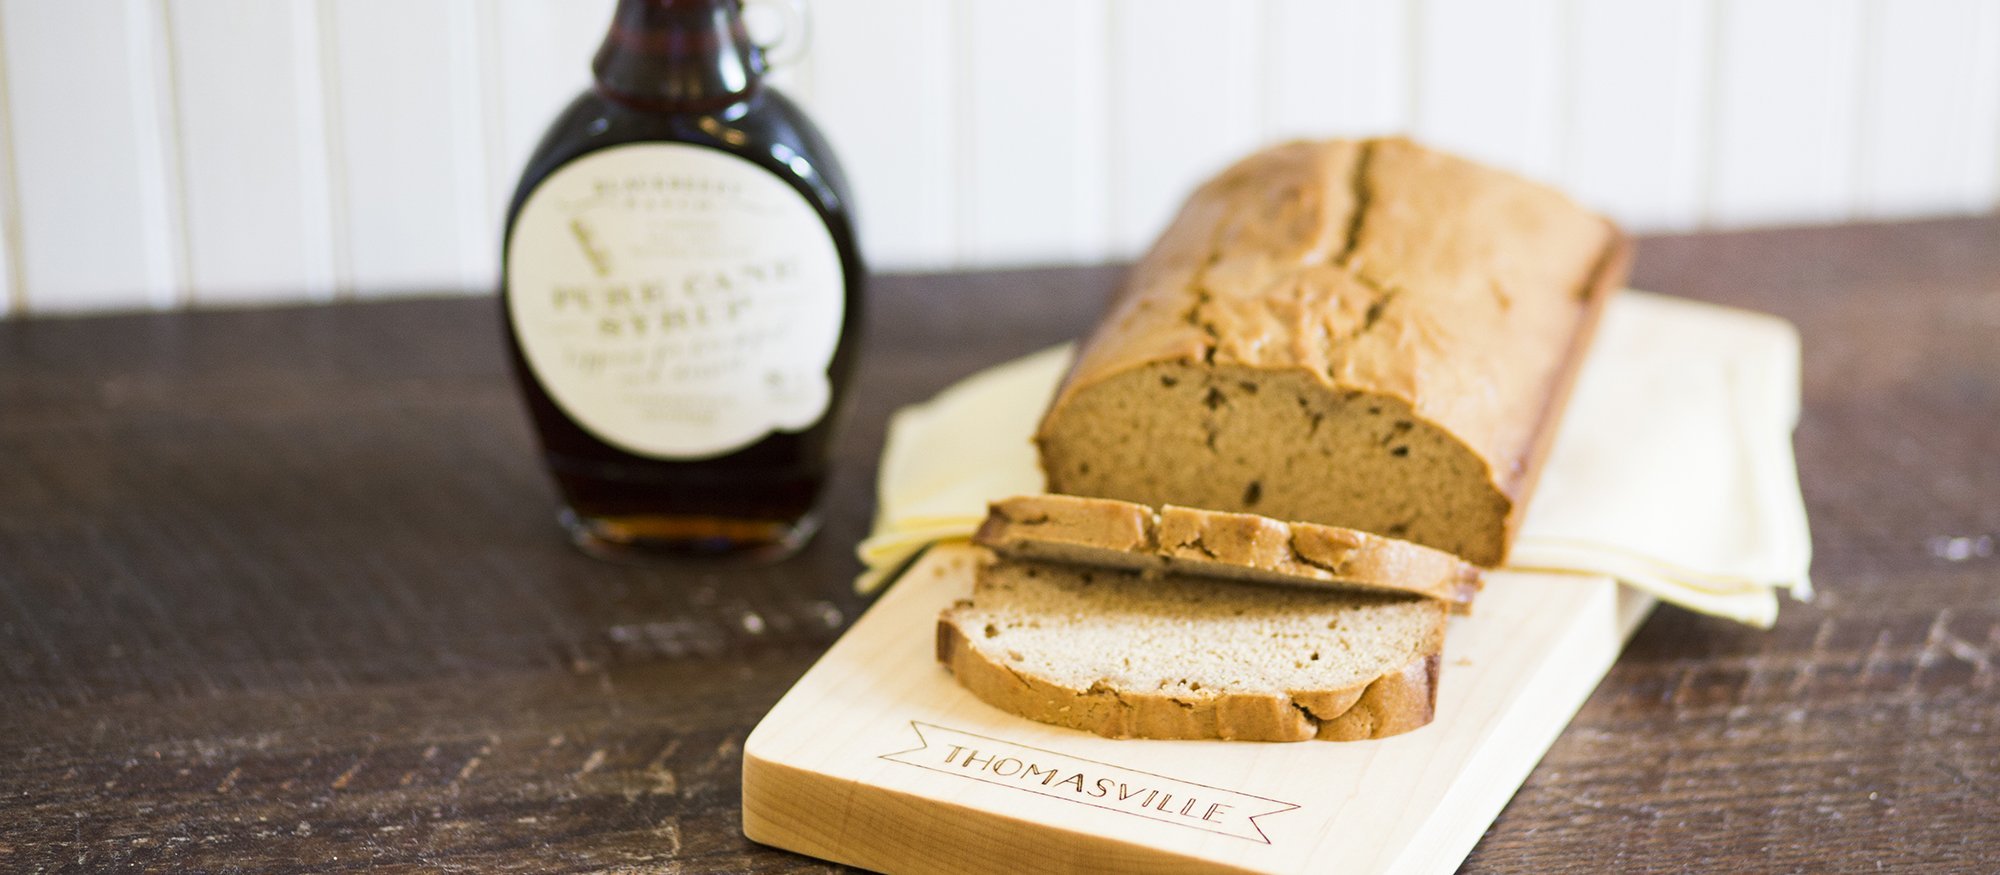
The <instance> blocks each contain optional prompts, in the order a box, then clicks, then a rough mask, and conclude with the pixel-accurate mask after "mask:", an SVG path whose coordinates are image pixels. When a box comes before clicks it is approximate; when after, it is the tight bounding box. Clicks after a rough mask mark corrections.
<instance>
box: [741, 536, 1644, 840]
mask: <svg viewBox="0 0 2000 875" xmlns="http://www.w3.org/2000/svg"><path fill="white" fill-rule="evenodd" d="M976 557H977V554H976V552H975V551H974V548H971V547H965V546H939V547H936V548H933V549H932V550H931V551H930V552H929V553H928V554H926V555H925V556H924V557H923V558H921V559H920V560H918V562H917V564H916V565H915V566H914V567H912V568H911V569H910V570H909V571H908V572H906V573H905V574H904V575H903V577H902V579H901V580H899V581H898V582H897V583H896V584H895V585H894V586H893V587H892V588H890V590H889V591H888V592H887V593H885V594H884V595H883V596H882V598H881V600H880V601H878V602H877V603H876V604H875V605H874V606H873V607H871V608H870V609H869V610H868V612H867V613H866V614H864V615H863V616H862V617H861V619H860V620H859V621H857V622H856V623H855V624H854V628H852V629H850V630H849V631H848V632H847V634H846V635H845V636H843V637H842V638H841V639H840V640H839V641H838V642H836V643H835V644H834V646H833V647H832V649H830V650H828V651H827V653H826V655H825V656H824V657H822V658H821V659H820V661H819V662H818V663H817V664H815V665H814V666H813V667H812V669H811V670H810V671H808V672H806V674H805V676H804V677H803V678H800V679H799V682H798V684H797V685H796V686H794V687H793V688H792V690H791V692H789V693H787V694H786V695H785V697H784V698H783V699H782V700H780V701H779V702H778V704H777V705H776V706H775V707H773V708H772V709H771V713H770V714H768V715H766V716H765V718H764V720H763V722H762V723H760V724H758V726H757V728H756V730H754V731H753V732H751V733H750V737H749V739H748V740H746V741H745V742H744V745H743V832H744V834H745V835H747V836H749V837H750V839H752V840H753V841H758V842H762V843H764V844H768V845H774V846H777V847H780V848H786V849H789V850H793V851H798V852H800V853H803V854H810V855H812V856H815V857H822V858H825V859H828V860H834V861H837V862H841V863H846V864H849V865H853V866H859V867H862V868H865V869H874V870H878V871H882V872H892V873H919V872H953V873H960V872H962V873H986V872H990V873H1008V875H1020V873H1025V872H1107V871H1134V872H1137V871H1144V872H1177V871H1192V870H1200V871H1215V870H1218V869H1220V870H1222V871H1239V872H1328V871H1334V870H1336V869H1338V870H1339V871H1342V872H1409V873H1416V872H1449V871H1451V870H1452V869H1454V868H1455V867H1457V865H1458V864H1459V862H1460V861H1461V860H1463V859H1464V858H1465V855H1466V853H1467V852H1469V851H1470V850H1471V849H1472V846H1473V843H1474V842H1476V841H1478V839H1479V836H1480V835H1481V834H1482V833H1484V832H1485V830H1486V827H1487V825H1488V824H1490V823H1492V821H1493V818H1494V817H1495V816H1497V815H1498V814H1499V813H1500V809H1501V807H1502V806H1504V805H1505V804H1506V802H1507V799H1508V798H1509V797H1511V796H1512V795H1513V794H1514V790H1515V789H1516V788H1517V787H1519V786H1520V784H1521V781H1522V780H1523V779H1525V778H1526V777H1527V775H1528V772H1529V771H1530V770H1531V769H1533V768H1534V765H1535V762H1536V761H1537V760H1540V759H1541V757H1542V753H1543V752H1544V751H1546V750H1547V749H1548V746H1549V744H1550V743H1551V742H1553V741H1554V740H1555V737H1556V735H1557V734H1558V733H1560V732H1561V731H1562V728H1563V726H1564V725H1566V724H1567V723H1568V722H1569V719H1570V717H1571V716H1572V715H1573V714H1575V713H1576V709H1577V707H1578V706H1579V705H1581V704H1582V703H1583V700H1584V699H1585V698H1586V697H1588V696H1589V694H1590V691H1591V690H1592V689H1593V688H1595V687H1596V686H1597V682H1598V680H1599V679H1600V678H1601V677H1603V675H1604V672H1605V670H1606V669H1608V668H1609V667H1610V666H1611V663H1612V662H1613V661H1614V660H1615V659H1617V657H1618V651H1619V650H1620V648H1622V647H1623V646H1624V643H1625V640H1626V638H1627V637H1629V636H1630V635H1631V632H1632V630H1633V629H1634V628H1636V627H1637V626H1638V624H1639V621H1640V620H1642V619H1644V617H1645V616H1646V614H1647V612H1648V611H1650V610H1651V609H1652V606H1653V600H1652V599H1651V598H1650V597H1648V596H1645V595H1642V594H1639V593H1636V592H1633V591H1631V590H1625V589H1621V588H1620V587H1618V586H1617V585H1616V584H1614V583H1612V582H1611V581H1610V580H1608V579H1603V578H1589V577H1572V576H1563V575H1539V574H1536V575H1531V574H1511V573H1499V574H1493V575H1491V576H1489V578H1488V580H1487V585H1486V590H1485V592H1484V593H1482V594H1481V596H1480V598H1479V603H1478V607H1477V609H1476V612H1475V614H1474V615H1473V616H1470V617H1454V618H1453V619H1452V621H1451V622H1452V625H1451V628H1450V630H1449V632H1448V633H1447V637H1446V644H1445V652H1444V665H1443V669H1442V671H1441V674H1440V679H1439V691H1438V708H1437V719H1436V720H1435V721H1434V722H1433V723H1432V724H1431V725H1429V726H1426V727H1424V728H1422V729H1419V730H1416V731H1414V732H1411V733H1407V734H1405V735H1401V736H1397V737H1394V738H1388V739H1382V740H1377V741H1363V742H1346V743H1338V742H1321V741H1306V742H1297V743H1289V744H1284V743H1257V742H1240V741H1150V740H1114V739H1108V738H1100V737H1098V736H1096V735H1092V734H1090V733H1087V732H1080V731H1077V730H1072V729H1062V728H1058V727H1054V726H1046V725H1043V724H1040V723H1035V722H1033V721H1030V720H1026V719H1023V718H1020V717H1016V716H1013V715H1011V714H1008V713H1005V712H1002V711H999V710H997V709H995V708H993V707H991V706H989V705H987V704H986V703H984V702H981V701H979V700H978V699H975V698H973V697H972V695H971V694H970V693H967V692H965V691H964V690H963V689H961V688H960V687H959V686H958V685H957V683H955V682H954V681H953V680H952V678H951V676H950V675H949V674H948V673H947V672H946V671H945V670H944V668H943V667H942V666H940V665H939V664H938V662H937V659H936V656H935V654H934V652H933V648H934V643H935V634H934V630H935V628H936V620H937V615H938V612H939V611H940V610H941V609H943V608H944V607H945V606H946V605H948V604H950V603H951V602H952V601H953V600H955V599H958V598H962V597H964V596H965V595H966V594H967V593H968V592H970V591H971V586H972V568H973V564H974V562H975V560H976Z"/></svg>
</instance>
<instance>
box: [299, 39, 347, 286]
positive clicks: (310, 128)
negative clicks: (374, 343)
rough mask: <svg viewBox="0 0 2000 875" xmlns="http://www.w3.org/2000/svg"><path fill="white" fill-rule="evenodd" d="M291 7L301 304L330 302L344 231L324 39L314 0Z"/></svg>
mask: <svg viewBox="0 0 2000 875" xmlns="http://www.w3.org/2000/svg"><path fill="white" fill-rule="evenodd" d="M289 2H290V7H291V22H292V32H291V45H292V90H293V95H294V101H293V102H294V105H293V106H292V112H293V113H295V119H296V122H297V124H298V134H297V137H298V139H297V141H296V142H295V143H294V146H295V148H297V149H298V155H299V179H298V180H297V184H298V186H299V192H298V194H299V204H300V225H299V234H300V236H301V237H302V238H303V239H302V241H301V243H302V247H301V249H302V253H301V254H302V256H303V258H304V270H305V288H304V289H303V290H302V292H303V295H304V297H305V298H307V299H309V300H315V301H331V300H333V299H334V297H335V296H336V295H337V294H338V290H339V288H340V286H341V281H340V269H339V266H338V256H337V254H336V253H337V252H338V244H337V243H336V241H335V238H334V235H335V234H337V233H339V231H338V229H339V228H341V227H342V225H341V222H340V220H339V218H338V217H337V216H336V215H335V214H334V202H335V199H336V198H338V197H339V195H338V193H337V192H335V190H334V181H333V177H332V175H331V174H332V172H333V171H332V166H333V165H332V161H331V160H330V156H329V154H328V152H327V148H328V146H329V144H330V142H331V141H330V140H329V139H328V138H329V137H330V136H331V134H329V133H328V124H327V122H328V119H327V100H326V89H327V80H326V77H325V75H324V74H325V63H326V53H325V52H324V51H323V45H322V40H323V39H324V37H325V33H324V31H323V28H322V21H321V16H320V11H319V4H318V2H317V0H289Z"/></svg>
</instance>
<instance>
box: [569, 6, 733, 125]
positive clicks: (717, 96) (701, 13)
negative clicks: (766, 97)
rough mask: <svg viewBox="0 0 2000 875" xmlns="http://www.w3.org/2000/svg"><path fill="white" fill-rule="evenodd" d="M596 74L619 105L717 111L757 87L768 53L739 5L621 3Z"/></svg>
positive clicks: (595, 67)
mask: <svg viewBox="0 0 2000 875" xmlns="http://www.w3.org/2000/svg"><path fill="white" fill-rule="evenodd" d="M591 72H592V73H594V74H595V75H596V78H597V89H598V91H600V92H602V93H603V94H604V95H605V96H606V97H609V98H611V99H613V100H616V101H618V102H620V103H624V104H628V105H631V106H635V107H638V108H641V109H652V110H666V111H687V110H712V109H716V108H719V107H723V106H728V105H729V104H732V103H736V102H738V101H741V100H743V99H744V98H746V97H748V96H749V95H750V94H751V93H752V92H754V91H755V90H756V89H757V85H758V81H759V80H760V79H761V78H762V77H763V74H764V55H763V52H761V51H759V50H758V49H757V47H756V45H754V44H752V43H751V42H750V36H749V33H748V32H747V31H746V30H745V29H744V27H743V9H742V4H741V3H740V2H739V0H618V10H617V11H616V12H615V13H613V14H612V18H611V32H610V33H609V34H607V35H606V36H605V37H604V45H603V46H602V47H600V48H599V49H598V50H597V59H596V61H595V62H594V63H592V64H591Z"/></svg>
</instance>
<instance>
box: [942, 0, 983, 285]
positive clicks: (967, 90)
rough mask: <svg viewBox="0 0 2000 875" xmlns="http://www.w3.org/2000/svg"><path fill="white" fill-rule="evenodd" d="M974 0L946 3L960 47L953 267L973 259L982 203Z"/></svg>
mask: <svg viewBox="0 0 2000 875" xmlns="http://www.w3.org/2000/svg"><path fill="white" fill-rule="evenodd" d="M970 2H971V0H960V2H955V3H949V4H947V5H946V14H947V15H949V16H951V20H950V21H949V22H947V23H946V25H945V30H946V32H948V33H950V34H951V39H952V42H955V43H957V44H958V46H957V48H958V50H957V51H955V52H952V53H951V54H952V58H951V67H952V69H951V74H952V76H953V78H954V81H953V82H952V83H951V96H952V100H951V114H952V119H951V121H952V124H951V137H952V140H953V145H954V146H955V148H954V149H953V151H954V152H955V153H956V154H955V157H956V158H957V160H956V161H953V162H952V168H951V170H952V179H953V181H954V183H955V184H956V185H957V187H958V192H957V197H955V198H953V199H952V205H951V206H952V223H953V224H954V225H956V226H957V227H955V228H953V229H952V235H951V241H952V252H951V254H950V256H949V257H948V260H947V262H946V263H947V264H948V265H950V266H951V267H954V268H963V267H966V266H967V265H968V264H969V263H970V262H971V260H972V253H973V251H974V246H975V244H974V241H973V234H974V230H975V228H976V227H977V224H976V223H977V222H978V216H977V210H978V208H979V204H978V203H976V202H975V200H974V198H973V197H971V195H972V192H973V191H974V190H975V188H974V185H975V181H974V179H973V172H974V168H975V167H976V166H977V164H978V163H979V162H978V161H977V160H976V158H977V156H976V155H974V154H973V153H974V152H976V151H977V150H978V149H979V142H978V140H977V139H976V138H974V137H973V135H972V134H973V130H972V129H973V111H972V96H973V91H974V88H973V80H972V76H973V67H974V65H975V64H977V63H978V62H979V59H978V57H977V54H978V51H979V49H978V42H977V41H976V40H974V39H973V38H972V12H971V10H970V9H968V8H967V7H968V5H969V4H970Z"/></svg>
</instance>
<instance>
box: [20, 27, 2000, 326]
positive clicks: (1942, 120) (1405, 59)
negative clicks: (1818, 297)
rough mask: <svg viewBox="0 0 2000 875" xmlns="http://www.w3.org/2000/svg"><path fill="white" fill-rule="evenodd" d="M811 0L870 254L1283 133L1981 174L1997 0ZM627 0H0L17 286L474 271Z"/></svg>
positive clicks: (1982, 177)
mask: <svg viewBox="0 0 2000 875" xmlns="http://www.w3.org/2000/svg"><path fill="white" fill-rule="evenodd" d="M778 2H785V0H778ZM803 2H804V3H805V4H806V6H807V7H808V11H809V13H810V17H811V25H812V26H811V28H810V33H811V42H810V48H809V51H807V53H806V54H805V55H804V56H803V57H802V58H801V59H800V60H799V61H797V62H796V63H795V64H793V65H792V66H791V67H790V68H788V69H786V70H784V71H783V72H782V73H781V74H780V76H779V77H778V81H779V83H780V85H781V87H783V88H786V89H787V90H789V91H790V92H791V93H792V94H794V95H795V96H797V97H799V98H801V99H802V100H803V101H804V102H805V103H806V105H807V106H808V107H809V109H810V111H811V112H812V113H813V114H814V115H815V117H816V118H817V119H818V120H819V121H820V123H821V125H822V126H823V127H824V128H825V129H826V130H827V132H828V134H829V135H830V136H831V137H832V138H833V140H834V142H835V145H836V147H837V149H838V151H839V153H840V155H841V157H842V159H843V161H844V162H845V163H846V165H847V167H848V171H849V175H850V176H851V177H852V180H853V182H854V184H855V187H856V190H857V191H856V195H857V201H858V202H859V208H860V213H861V221H862V230H863V237H864V241H863V242H864V245H865V246H866V249H867V251H868V254H869V255H870V257H871V260H872V261H873V262H874V264H875V265H876V266H877V267H878V268H880V269H884V270H890V271H898V270H931V269H942V268H953V267H976V266H993V265H1014V264H1046V263H1072V262H1087V261H1094V260H1100V259H1106V258H1123V257H1129V256H1130V255H1132V254H1133V253H1135V252H1136V251H1137V250H1138V249H1139V248H1140V247H1141V246H1143V245H1144V243H1145V242H1146V241H1147V240H1149V239H1150V238H1151V237H1152V236H1153V235H1154V234H1155V233H1156V232H1157V231H1158V229H1159V228H1160V226H1161V224H1162V223H1163V222H1164V221H1165V219H1166V218H1167V216H1168V215H1169V213H1170V211H1171V210H1172V209H1173V207H1174V205H1175V204H1176V203H1178V201H1179V200H1180V198H1181V197H1182V196H1183V195H1184V194H1185V192H1186V191H1187V189H1188V188H1189V187H1190V186H1191V185H1192V184H1193V183H1194V182H1195V181H1196V180H1198V179H1199V178H1201V177H1203V176H1205V175H1207V174H1209V173H1211V172H1213V171H1214V170H1215V169H1217V168H1218V167H1219V166H1220V165H1222V164H1223V163H1224V162H1226V161H1228V160H1229V159H1230V158H1231V157H1232V156H1235V155H1237V154H1240V153H1242V152H1245V151H1247V150H1250V149H1252V148H1254V147H1256V146H1258V145H1259V144H1262V143H1266V142H1270V141H1273V140H1277V139H1280V138H1285V137H1292V136H1301V135H1332V134H1362V133H1377V132H1393V131H1406V132H1410V133H1412V134H1414V135H1415V136H1417V137H1419V138H1422V139H1424V140H1427V141H1430V142H1432V143H1435V144H1438V145H1442V146H1445V147H1448V148H1451V149H1455V150H1458V151H1462V152H1465V153H1468V154H1471V155H1473V156H1476V157H1479V158H1482V159H1484V160H1487V161H1490V162H1493V163H1497V164H1500V165H1504V166H1507V167H1510V168H1514V169H1516V170H1519V171H1521V172H1524V173H1527V174H1530V175H1533V176H1536V177H1539V178H1542V179H1546V180H1549V181H1551V182H1554V183H1556V184H1558V185H1561V186H1564V187H1566V188H1567V189H1569V190H1570V191H1572V192H1574V193H1575V194H1576V195H1577V196H1578V197H1580V198H1582V199H1583V200H1585V201H1586V202H1588V203H1590V204H1592V205H1594V206H1596V207H1598V208H1601V209H1603V210H1606V211H1608V212H1610V213H1611V214H1613V215H1615V216H1617V217H1619V218H1620V219H1622V220H1624V221H1625V222H1626V223H1628V224H1629V225H1630V226H1632V227H1633V228H1635V229H1639V230H1670V229H1689V228H1697V227H1713V226H1742V225H1760V224H1773V223H1795V222H1834V221H1845V220H1849V219H1854V218H1866V217H1904V216H1918V215H1938V214H1952V213H1970V212H1983V211H1987V210H1991V209H1993V208H1994V207H1995V206H1996V204H1997V203H2000V0H1621V2H1616V3H1612V2H1591V0H1228V2H1218V0H803ZM611 5H612V0H0V302H4V306H0V313H7V314H23V313H62V312H78V311H99V310H112V309H133V308H172V307H183V306H217V305H233V304H245V303H258V302H270V301H326V300H337V299H344V298H352V297H365V296H373V295H389V294H412V293H436V292H463V293H473V294H477V293H485V292H488V291H490V290H491V288H492V286H493V281H494V274H495V266H496V263H497V253H498V248H499V246H498V244H499V234H500V224H501V219H502V213H503V211H504V210H505V207H506V203H507V200H508V197H509V194H510V190H511V188H512V186H513V183H514V179H515V174H516V173H517V172H518V171H519V168H520V166H521V164H522V163H523V161H524V160H525V158H526V156H527V154H528V152H529V150H531V149H532V148H533V146H534V144H535V142H536V140H537V138H538V137H539V136H540V134H541V130H542V127H543V125H544V124H546V123H547V121H548V120H549V119H550V118H551V117H552V116H553V115H554V113H555V112H556V110H557V109H558V108H559V107H560V106H561V105H562V104H563V103H564V102H565V101H566V100H567V99H569V97H570V96H572V95H573V94H575V93H576V92H577V91H578V90H579V89H581V88H582V87H584V85H585V84H586V75H587V68H588V65H589V59H590V55H591V52H592V51H593V50H594V48H595V46H596V43H597V41H598V39H599V38H600V36H601V34H602V32H603V29H604V26H605V22H606V21H607V19H608V17H609V14H610V8H611ZM771 18H772V20H773V22H775V21H777V20H779V19H782V16H779V15H774V16H772V17H771Z"/></svg>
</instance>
